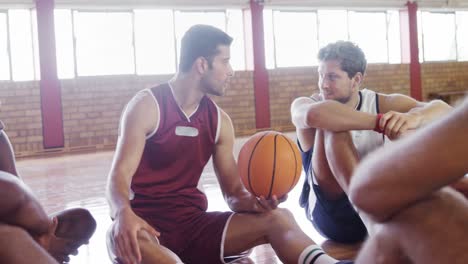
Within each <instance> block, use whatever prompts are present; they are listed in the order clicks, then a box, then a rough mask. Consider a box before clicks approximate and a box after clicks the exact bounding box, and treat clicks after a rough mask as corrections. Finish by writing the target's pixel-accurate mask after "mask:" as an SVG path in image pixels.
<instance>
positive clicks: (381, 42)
mask: <svg viewBox="0 0 468 264" xmlns="http://www.w3.org/2000/svg"><path fill="white" fill-rule="evenodd" d="M349 36H350V40H351V41H353V42H355V43H356V44H357V45H359V47H360V48H361V49H362V50H363V51H364V53H365V54H366V59H367V62H368V63H383V62H388V47H387V18H386V13H384V12H354V11H350V12H349Z"/></svg>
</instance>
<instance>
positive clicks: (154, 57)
mask: <svg viewBox="0 0 468 264" xmlns="http://www.w3.org/2000/svg"><path fill="white" fill-rule="evenodd" d="M134 13H135V53H136V72H137V74H140V75H144V74H170V73H174V72H175V71H176V54H175V43H174V41H175V40H174V17H173V13H172V10H135V11H134Z"/></svg>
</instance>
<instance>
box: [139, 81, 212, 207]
mask: <svg viewBox="0 0 468 264" xmlns="http://www.w3.org/2000/svg"><path fill="white" fill-rule="evenodd" d="M150 92H151V93H152V95H153V96H154V99H155V102H156V104H155V105H157V107H158V108H159V116H160V118H159V123H158V124H157V127H156V129H155V130H154V131H153V133H151V134H150V135H149V136H148V137H147V140H146V144H145V148H144V151H143V155H142V157H141V161H140V164H139V165H138V168H137V170H136V172H135V174H134V176H133V178H132V183H131V190H132V191H133V193H134V198H133V201H132V204H133V205H135V206H137V205H139V204H141V203H142V202H144V201H151V202H150V203H151V207H152V209H153V210H154V211H153V212H155V213H157V212H158V211H159V210H160V209H161V210H164V209H169V208H170V209H177V208H180V209H182V208H195V209H196V210H201V211H206V209H207V206H208V204H207V199H206V196H205V194H204V193H202V192H201V191H200V190H199V189H198V188H197V185H198V181H199V179H200V176H201V174H202V171H203V168H204V167H205V165H206V163H207V162H208V160H209V159H210V157H211V155H212V154H213V151H214V148H215V144H216V140H217V137H218V134H219V125H220V120H219V119H220V113H219V109H218V107H217V106H216V104H215V103H214V102H213V101H212V100H211V99H210V98H208V97H207V96H204V97H203V98H202V100H201V101H200V104H199V105H198V108H197V109H196V110H195V112H193V114H192V115H191V116H186V114H185V113H184V112H183V111H182V109H181V108H180V107H179V105H178V104H177V102H176V100H175V98H174V95H173V91H172V88H171V87H170V85H169V84H168V83H166V84H162V85H159V86H157V87H153V88H151V89H150ZM137 207H138V206H137ZM148 209H149V208H148ZM180 211H183V210H180ZM181 213H183V212H181Z"/></svg>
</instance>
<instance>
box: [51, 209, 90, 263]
mask: <svg viewBox="0 0 468 264" xmlns="http://www.w3.org/2000/svg"><path fill="white" fill-rule="evenodd" d="M53 216H55V217H57V219H58V226H57V230H56V232H55V236H56V238H57V239H56V240H54V241H51V245H50V249H49V253H50V254H51V255H52V256H53V257H54V258H55V259H57V260H58V261H59V262H62V261H68V258H69V257H68V256H69V255H75V254H76V253H77V250H78V248H79V247H80V246H82V245H83V244H87V243H88V242H89V239H90V238H91V236H92V235H93V233H94V231H95V229H96V221H95V220H94V218H93V216H92V215H91V214H90V213H89V212H88V211H87V210H86V209H81V208H74V209H69V210H65V211H62V212H59V213H57V214H56V215H53Z"/></svg>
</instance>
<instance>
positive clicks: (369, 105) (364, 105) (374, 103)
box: [351, 89, 388, 159]
mask: <svg viewBox="0 0 468 264" xmlns="http://www.w3.org/2000/svg"><path fill="white" fill-rule="evenodd" d="M378 107H379V102H378V98H377V93H376V92H374V91H371V90H368V89H362V90H361V91H359V103H358V106H357V107H356V110H357V111H361V112H364V113H369V114H374V115H376V114H378V113H379V109H378ZM351 137H352V139H353V143H354V146H355V147H356V150H357V152H358V154H359V158H360V159H362V158H364V157H365V156H366V155H367V154H368V153H369V152H371V151H373V150H375V149H376V148H378V147H380V146H382V145H383V144H384V142H385V141H388V139H387V138H385V140H384V138H383V136H382V134H380V133H377V132H375V131H373V130H352V131H351Z"/></svg>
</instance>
